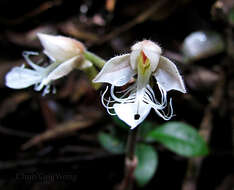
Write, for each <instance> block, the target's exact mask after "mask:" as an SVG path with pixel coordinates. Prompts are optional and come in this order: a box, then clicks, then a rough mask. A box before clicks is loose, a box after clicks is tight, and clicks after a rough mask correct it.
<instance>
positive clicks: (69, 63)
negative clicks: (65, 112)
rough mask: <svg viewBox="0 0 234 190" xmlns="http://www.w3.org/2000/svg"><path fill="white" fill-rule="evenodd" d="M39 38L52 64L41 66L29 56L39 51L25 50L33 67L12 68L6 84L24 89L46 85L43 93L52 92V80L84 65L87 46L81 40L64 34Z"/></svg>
mask: <svg viewBox="0 0 234 190" xmlns="http://www.w3.org/2000/svg"><path fill="white" fill-rule="evenodd" d="M38 38H39V40H40V42H41V44H42V46H43V48H44V53H45V54H46V55H47V56H48V57H49V58H50V61H51V64H50V65H49V66H47V67H41V66H39V65H37V64H35V63H33V62H32V61H31V60H30V58H29V56H30V55H38V53H37V52H24V53H23V56H24V58H25V61H26V63H27V64H28V65H29V66H30V67H31V68H32V69H30V68H26V67H25V65H22V66H21V67H14V68H12V69H11V70H10V71H9V72H8V73H7V75H6V78H5V79H6V86H8V87H9V88H13V89H22V88H27V87H29V86H32V85H35V90H36V91H40V90H42V89H43V88H44V87H45V88H44V91H43V95H45V94H47V93H49V92H50V84H51V82H52V81H54V80H56V79H59V78H62V77H63V76H65V75H67V74H68V73H70V72H71V71H72V70H73V69H74V68H76V67H78V68H79V67H80V68H82V67H84V65H83V64H85V62H84V59H83V56H82V54H83V52H84V51H85V47H84V46H83V44H82V43H81V42H78V41H76V40H74V39H72V38H68V37H63V36H53V35H48V34H41V33H39V34H38Z"/></svg>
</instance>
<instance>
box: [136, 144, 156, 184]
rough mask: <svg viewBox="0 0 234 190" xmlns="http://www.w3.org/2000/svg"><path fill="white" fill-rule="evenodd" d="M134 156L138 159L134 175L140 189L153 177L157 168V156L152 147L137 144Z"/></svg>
mask: <svg viewBox="0 0 234 190" xmlns="http://www.w3.org/2000/svg"><path fill="white" fill-rule="evenodd" d="M136 156H137V159H138V165H137V167H136V170H135V172H134V175H135V178H136V182H137V184H138V185H139V186H141V187H142V186H144V185H146V184H147V183H148V182H149V181H150V180H151V179H152V177H153V176H154V174H155V171H156V169H157V166H158V155H157V152H156V151H155V150H154V148H153V147H152V146H150V145H146V144H137V147H136Z"/></svg>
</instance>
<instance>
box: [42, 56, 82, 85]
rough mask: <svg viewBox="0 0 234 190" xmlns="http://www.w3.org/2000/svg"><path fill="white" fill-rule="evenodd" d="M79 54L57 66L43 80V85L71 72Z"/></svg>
mask: <svg viewBox="0 0 234 190" xmlns="http://www.w3.org/2000/svg"><path fill="white" fill-rule="evenodd" d="M78 59H79V56H76V57H73V58H71V59H69V60H68V61H65V62H64V63H61V64H60V65H59V66H58V67H56V68H55V69H54V70H53V71H52V72H51V73H50V74H49V75H48V76H47V77H46V78H45V79H44V80H43V81H42V84H41V85H47V84H49V83H50V82H52V81H53V80H56V79H59V78H62V77H64V76H65V75H67V74H68V73H70V72H71V71H72V70H73V69H74V68H75V67H76V66H77V61H78Z"/></svg>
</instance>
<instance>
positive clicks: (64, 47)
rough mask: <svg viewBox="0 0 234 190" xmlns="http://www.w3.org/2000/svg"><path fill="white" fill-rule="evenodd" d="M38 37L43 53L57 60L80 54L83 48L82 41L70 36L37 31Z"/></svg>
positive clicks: (64, 59)
mask: <svg viewBox="0 0 234 190" xmlns="http://www.w3.org/2000/svg"><path fill="white" fill-rule="evenodd" d="M38 37H39V40H40V41H41V43H42V46H43V47H44V52H45V54H47V55H48V56H49V57H52V58H54V59H56V60H57V61H59V62H63V61H66V60H68V59H70V58H72V57H74V56H77V55H80V54H81V53H82V52H83V51H84V49H85V48H84V46H83V44H82V43H80V42H79V41H77V40H75V39H72V38H68V37H63V36H53V35H48V34H42V33H38Z"/></svg>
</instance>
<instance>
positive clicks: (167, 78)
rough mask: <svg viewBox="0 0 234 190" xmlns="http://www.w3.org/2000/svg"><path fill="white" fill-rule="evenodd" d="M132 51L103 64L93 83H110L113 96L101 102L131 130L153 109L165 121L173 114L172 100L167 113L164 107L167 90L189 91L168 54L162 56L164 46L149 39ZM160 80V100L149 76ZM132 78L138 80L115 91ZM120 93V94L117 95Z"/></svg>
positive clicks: (103, 98)
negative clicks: (121, 89) (125, 87)
mask: <svg viewBox="0 0 234 190" xmlns="http://www.w3.org/2000/svg"><path fill="white" fill-rule="evenodd" d="M131 50H132V52H131V53H130V54H125V55H121V56H116V57H114V58H112V59H110V60H109V61H107V63H106V64H105V65H104V67H103V69H102V70H101V71H100V73H99V74H98V75H97V76H96V77H95V79H94V80H93V82H97V83H98V82H101V83H103V82H105V83H109V84H111V88H110V95H111V96H110V97H109V98H108V99H106V98H105V94H106V92H107V90H108V87H107V89H106V90H105V92H104V93H103V95H102V103H103V105H104V106H105V107H106V108H107V111H108V113H109V114H111V115H114V114H116V115H117V116H118V117H119V118H120V119H121V120H123V121H124V122H126V123H127V124H128V125H129V126H131V129H133V128H135V127H136V126H138V125H139V124H140V123H141V122H142V121H143V120H144V119H145V118H146V117H147V115H148V114H149V112H150V110H151V108H153V109H154V110H155V112H156V113H157V114H158V115H159V116H160V117H162V118H163V119H165V120H169V119H170V118H171V117H172V115H173V109H172V105H171V100H170V102H169V108H170V112H169V113H168V114H166V113H165V112H164V108H165V107H166V106H167V105H168V103H167V92H168V91H169V90H178V91H180V92H182V93H186V90H185V86H184V83H183V80H182V77H181V76H180V74H179V72H178V70H177V68H176V66H175V64H174V63H172V62H171V61H170V60H169V59H167V58H166V57H163V56H161V48H160V47H159V46H158V45H157V44H155V43H153V42H152V41H149V40H144V41H142V42H138V43H136V44H135V45H133V46H132V48H131ZM152 76H153V77H154V78H155V79H156V81H157V84H158V88H159V91H160V94H161V100H160V101H158V100H157V99H156V97H155V94H154V91H153V89H152V87H151V86H150V83H149V81H150V78H151V77H152ZM133 77H136V82H135V83H133V84H132V85H130V86H129V87H128V88H127V89H125V90H123V91H115V87H120V86H123V85H125V84H127V83H128V82H129V81H130V80H131V79H132V78H133ZM117 94H118V95H117Z"/></svg>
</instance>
